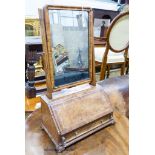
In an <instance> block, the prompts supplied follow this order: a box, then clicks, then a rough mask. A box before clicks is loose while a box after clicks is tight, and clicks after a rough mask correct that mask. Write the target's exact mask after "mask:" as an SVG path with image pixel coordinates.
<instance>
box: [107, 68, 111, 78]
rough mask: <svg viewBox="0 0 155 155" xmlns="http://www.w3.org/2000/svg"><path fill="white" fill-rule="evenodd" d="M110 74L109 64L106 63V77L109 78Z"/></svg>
mask: <svg viewBox="0 0 155 155" xmlns="http://www.w3.org/2000/svg"><path fill="white" fill-rule="evenodd" d="M109 75H110V65H107V78H109Z"/></svg>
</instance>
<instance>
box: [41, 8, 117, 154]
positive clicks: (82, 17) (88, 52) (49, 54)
mask: <svg viewBox="0 0 155 155" xmlns="http://www.w3.org/2000/svg"><path fill="white" fill-rule="evenodd" d="M62 11H63V13H65V14H66V16H68V15H75V14H76V16H74V18H75V19H76V18H77V20H78V25H76V26H75V25H74V24H73V26H67V25H66V24H64V23H63V24H64V25H63V24H62V23H61V20H60V22H59V23H58V24H57V22H56V24H55V22H54V19H53V20H52V18H53V16H54V15H57V16H58V18H61V17H63V16H59V15H60V14H61V13H62ZM71 12H72V13H71ZM52 13H53V14H54V15H52ZM39 15H40V22H41V24H40V25H41V32H42V33H41V34H42V41H43V50H44V63H45V64H44V66H45V72H46V82H47V95H44V96H41V103H42V104H41V113H42V123H41V124H42V128H43V129H44V130H45V131H46V132H47V134H48V136H49V137H50V138H51V140H52V141H53V143H54V144H55V147H56V150H57V151H59V152H61V151H62V150H64V149H65V148H66V147H67V146H70V145H71V144H73V143H75V142H77V141H79V140H81V139H83V138H85V137H87V136H88V135H90V134H93V133H94V132H96V131H98V130H100V129H102V128H104V127H106V126H108V125H110V124H113V123H114V119H113V109H112V105H111V103H110V99H109V98H108V96H107V95H106V93H105V92H104V89H103V88H102V87H101V86H100V85H98V84H97V85H96V80H95V60H94V52H93V49H94V47H93V45H94V43H93V40H94V37H93V11H92V9H90V8H85V7H82V8H81V7H67V6H46V7H44V8H43V10H40V11H39ZM66 18H67V17H66ZM69 18H70V17H69ZM64 20H65V19H64ZM70 20H71V19H70ZM83 22H84V23H83ZM66 23H67V21H66ZM58 25H59V26H58ZM60 27H61V30H62V33H61V34H60V33H59V32H60V29H59V28H60ZM66 30H67V33H68V36H69V34H74V33H75V31H77V32H78V33H76V34H77V36H74V37H75V38H74V39H75V40H73V37H72V36H71V35H70V37H71V38H66V37H64V38H65V40H64V42H63V41H62V44H63V48H62V49H63V50H61V52H59V53H58V52H57V51H56V50H55V49H56V48H57V47H60V44H59V42H60V40H62V38H63V35H64V34H66ZM51 32H52V33H51ZM79 33H81V34H83V35H82V36H81V35H80V36H79V35H78V34H79ZM57 34H59V38H58V35H57ZM54 36H56V37H55V39H54ZM82 38H85V39H84V40H82ZM59 39H60V40H59ZM68 39H69V44H68ZM75 41H76V42H77V44H75ZM81 41H82V42H81ZM73 45H74V46H73ZM77 45H78V46H77ZM70 46H71V48H70ZM76 46H77V49H76V48H75V47H76ZM61 47H62V45H61ZM63 51H65V52H64V53H63ZM62 53H63V54H62ZM71 53H72V54H71ZM54 54H56V57H55V55H54ZM64 54H67V59H69V61H68V60H67V61H66V62H65V64H62V65H63V67H62V68H61V66H60V65H59V64H56V61H55V60H56V59H57V58H58V57H63V55H64ZM77 56H78V57H77ZM77 60H78V61H77ZM76 61H77V63H76ZM72 62H73V64H72ZM66 64H67V66H69V67H71V68H72V65H75V67H74V68H76V69H75V70H74V74H73V72H72V70H71V71H70V72H69V71H68V70H66V69H65V67H66V66H65V65H66ZM58 67H60V68H58ZM83 67H84V68H86V72H84V70H83ZM77 69H79V71H80V73H79V74H83V75H85V74H86V75H88V77H87V78H84V79H81V80H77V76H76V73H78V72H77ZM58 70H59V71H58ZM66 74H70V75H71V74H72V75H75V76H74V78H75V79H76V80H75V81H74V82H69V83H67V84H66V83H65V84H63V85H60V83H59V85H58V86H57V85H56V83H55V81H56V80H55V79H56V78H57V77H62V76H63V77H65V80H66V81H67V80H68V79H67V78H69V76H66ZM72 80H73V79H69V80H68V81H72Z"/></svg>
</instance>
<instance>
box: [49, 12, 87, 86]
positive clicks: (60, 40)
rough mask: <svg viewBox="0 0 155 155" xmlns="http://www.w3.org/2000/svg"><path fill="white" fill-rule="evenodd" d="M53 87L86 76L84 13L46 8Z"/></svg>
mask: <svg viewBox="0 0 155 155" xmlns="http://www.w3.org/2000/svg"><path fill="white" fill-rule="evenodd" d="M49 18H50V32H51V46H52V60H53V66H54V81H55V87H58V86H60V85H65V84H70V83H73V82H77V81H80V80H85V79H89V68H88V66H89V63H88V60H89V58H88V53H89V52H88V50H89V37H88V33H89V32H88V25H89V24H88V12H87V11H84V10H83V11H76V10H49Z"/></svg>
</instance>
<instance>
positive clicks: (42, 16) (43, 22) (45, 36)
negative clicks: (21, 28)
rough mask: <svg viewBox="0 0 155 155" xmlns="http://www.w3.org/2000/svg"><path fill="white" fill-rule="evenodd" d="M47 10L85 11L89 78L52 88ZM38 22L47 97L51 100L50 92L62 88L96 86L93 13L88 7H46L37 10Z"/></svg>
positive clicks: (52, 68)
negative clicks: (86, 16)
mask: <svg viewBox="0 0 155 155" xmlns="http://www.w3.org/2000/svg"><path fill="white" fill-rule="evenodd" d="M49 10H75V11H87V12H88V19H89V26H88V38H89V42H88V46H89V48H88V55H89V56H88V62H89V63H88V66H89V78H88V79H85V80H80V81H76V82H72V83H70V84H65V85H62V86H58V87H56V88H55V87H54V67H53V60H52V43H51V32H50V20H49ZM39 20H40V27H41V36H42V44H43V60H44V61H43V63H44V70H45V72H46V85H47V97H48V98H52V92H54V91H58V90H61V89H64V88H70V87H73V86H76V85H80V84H84V83H90V84H91V85H96V79H95V58H94V36H93V11H92V9H91V8H88V7H71V6H55V5H47V6H45V7H44V8H43V9H39Z"/></svg>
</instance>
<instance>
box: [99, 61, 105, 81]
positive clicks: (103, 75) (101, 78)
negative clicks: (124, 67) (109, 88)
mask: <svg viewBox="0 0 155 155" xmlns="http://www.w3.org/2000/svg"><path fill="white" fill-rule="evenodd" d="M105 75H106V64H104V65H103V64H102V66H101V72H100V80H104V79H105Z"/></svg>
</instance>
